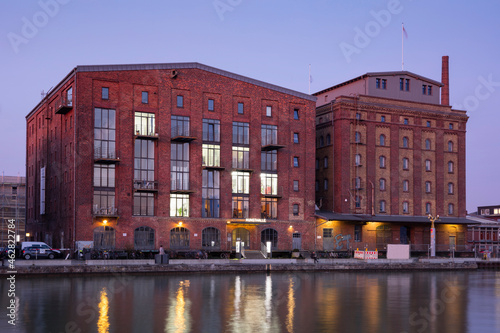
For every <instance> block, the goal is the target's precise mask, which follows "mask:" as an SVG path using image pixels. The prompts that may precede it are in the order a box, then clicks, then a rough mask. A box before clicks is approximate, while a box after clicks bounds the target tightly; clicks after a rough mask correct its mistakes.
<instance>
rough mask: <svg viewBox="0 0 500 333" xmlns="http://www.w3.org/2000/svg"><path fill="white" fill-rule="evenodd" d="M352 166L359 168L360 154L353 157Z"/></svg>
mask: <svg viewBox="0 0 500 333" xmlns="http://www.w3.org/2000/svg"><path fill="white" fill-rule="evenodd" d="M354 164H355V165H356V166H361V155H360V154H356V155H354Z"/></svg>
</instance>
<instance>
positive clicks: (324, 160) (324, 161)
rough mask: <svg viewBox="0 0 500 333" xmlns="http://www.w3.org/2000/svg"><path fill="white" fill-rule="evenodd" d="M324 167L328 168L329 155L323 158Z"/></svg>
mask: <svg viewBox="0 0 500 333" xmlns="http://www.w3.org/2000/svg"><path fill="white" fill-rule="evenodd" d="M323 168H325V169H327V168H328V156H325V157H324V158H323Z"/></svg>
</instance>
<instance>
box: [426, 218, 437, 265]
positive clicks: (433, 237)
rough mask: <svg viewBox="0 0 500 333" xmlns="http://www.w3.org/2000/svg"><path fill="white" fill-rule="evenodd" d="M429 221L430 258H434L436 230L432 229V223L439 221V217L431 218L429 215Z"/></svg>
mask: <svg viewBox="0 0 500 333" xmlns="http://www.w3.org/2000/svg"><path fill="white" fill-rule="evenodd" d="M428 218H429V220H430V221H431V257H435V256H436V228H435V227H434V222H436V221H439V215H436V216H432V215H431V214H429V216H428Z"/></svg>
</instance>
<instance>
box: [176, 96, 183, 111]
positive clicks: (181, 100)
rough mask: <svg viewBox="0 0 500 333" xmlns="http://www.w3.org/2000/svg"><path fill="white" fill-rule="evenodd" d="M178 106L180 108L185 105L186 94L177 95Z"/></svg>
mask: <svg viewBox="0 0 500 333" xmlns="http://www.w3.org/2000/svg"><path fill="white" fill-rule="evenodd" d="M177 107H178V108H183V107H184V96H182V95H177Z"/></svg>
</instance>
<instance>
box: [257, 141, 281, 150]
mask: <svg viewBox="0 0 500 333" xmlns="http://www.w3.org/2000/svg"><path fill="white" fill-rule="evenodd" d="M285 147H286V146H284V145H279V144H277V143H270V144H268V145H264V146H262V147H261V148H260V149H261V150H262V151H271V150H278V149H282V148H285Z"/></svg>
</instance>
